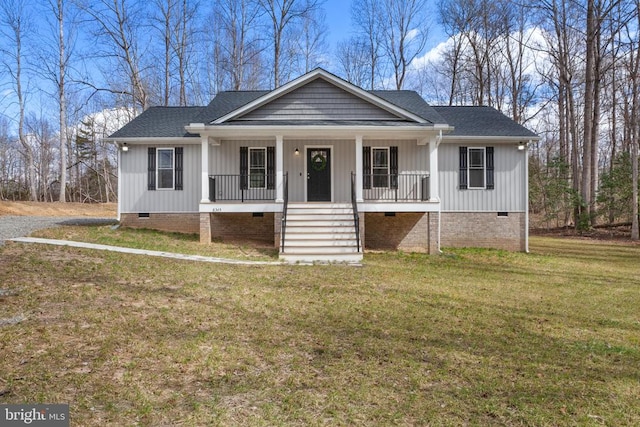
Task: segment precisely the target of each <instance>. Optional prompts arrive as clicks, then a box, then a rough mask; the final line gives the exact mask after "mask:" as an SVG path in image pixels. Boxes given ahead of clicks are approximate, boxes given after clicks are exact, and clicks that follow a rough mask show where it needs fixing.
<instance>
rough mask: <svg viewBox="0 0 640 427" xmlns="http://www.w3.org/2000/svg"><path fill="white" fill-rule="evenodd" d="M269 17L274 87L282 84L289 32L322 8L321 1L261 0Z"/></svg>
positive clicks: (261, 4) (262, 6)
mask: <svg viewBox="0 0 640 427" xmlns="http://www.w3.org/2000/svg"><path fill="white" fill-rule="evenodd" d="M259 2H260V6H261V8H262V10H263V12H264V13H265V14H266V15H267V19H268V21H269V28H270V30H269V31H270V34H269V37H270V41H271V44H272V49H273V51H272V54H273V64H272V65H273V68H272V69H273V86H274V87H276V88H277V87H279V86H280V85H281V84H282V80H283V79H282V74H283V71H284V68H285V64H284V63H283V61H282V56H283V53H284V48H285V46H286V43H287V41H290V40H288V39H287V32H288V31H290V30H291V29H292V28H291V27H292V26H295V25H296V24H298V23H299V22H300V20H301V19H303V18H304V17H305V16H307V15H309V14H311V13H312V11H314V10H315V9H316V8H318V7H319V6H320V3H321V0H259Z"/></svg>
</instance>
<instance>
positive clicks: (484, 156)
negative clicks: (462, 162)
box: [467, 147, 487, 190]
mask: <svg viewBox="0 0 640 427" xmlns="http://www.w3.org/2000/svg"><path fill="white" fill-rule="evenodd" d="M472 150H473V151H482V172H483V180H482V182H483V183H484V185H483V186H482V187H472V186H471V170H472V169H473V170H480V168H477V167H476V168H473V167H471V151H472ZM467 189H469V190H486V189H487V147H468V148H467Z"/></svg>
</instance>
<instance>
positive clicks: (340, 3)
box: [324, 0, 446, 54]
mask: <svg viewBox="0 0 640 427" xmlns="http://www.w3.org/2000/svg"><path fill="white" fill-rule="evenodd" d="M427 4H428V5H429V9H430V10H429V11H428V15H429V17H430V18H429V20H430V21H431V22H430V23H431V25H430V27H429V38H428V40H427V47H426V50H425V52H424V54H426V53H427V51H429V50H430V49H432V48H434V47H436V46H437V45H438V44H439V43H441V42H443V41H445V39H446V36H445V35H444V34H443V32H442V30H441V28H440V25H439V24H438V22H437V21H438V17H437V5H436V2H435V0H434V1H427ZM324 9H325V11H326V13H327V20H326V23H327V27H328V29H329V35H328V37H327V42H328V43H329V47H330V49H331V50H332V51H333V49H335V47H336V43H338V42H339V41H341V40H344V39H347V38H349V36H350V35H351V0H325V3H324Z"/></svg>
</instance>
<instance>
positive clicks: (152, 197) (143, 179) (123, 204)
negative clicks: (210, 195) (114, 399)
mask: <svg viewBox="0 0 640 427" xmlns="http://www.w3.org/2000/svg"><path fill="white" fill-rule="evenodd" d="M176 146H180V147H183V149H184V154H183V175H182V179H183V190H162V189H158V190H149V189H148V176H147V174H148V172H147V170H148V161H149V159H148V155H147V153H148V151H147V150H148V147H149V146H147V145H135V146H134V145H132V146H130V147H129V150H128V151H127V152H125V153H122V154H121V155H120V170H121V172H122V176H123V177H126V178H125V179H123V182H122V184H121V188H120V191H121V194H120V209H121V212H122V213H139V212H166V213H170V212H198V206H199V203H200V195H201V190H200V189H201V179H200V167H201V161H200V158H201V156H200V150H201V148H200V144H180V143H178V144H173V145H167V144H157V145H156V144H154V145H153V147H156V148H165V147H166V148H175V147H176Z"/></svg>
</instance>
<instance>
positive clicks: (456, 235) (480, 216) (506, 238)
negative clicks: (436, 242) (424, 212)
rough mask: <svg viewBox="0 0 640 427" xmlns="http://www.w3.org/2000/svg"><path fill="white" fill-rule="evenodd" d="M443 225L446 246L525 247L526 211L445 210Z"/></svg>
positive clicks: (521, 248) (442, 233)
mask: <svg viewBox="0 0 640 427" xmlns="http://www.w3.org/2000/svg"><path fill="white" fill-rule="evenodd" d="M441 227H442V229H441V239H442V241H441V244H442V246H443V247H447V246H448V247H480V248H496V249H505V250H509V251H525V250H526V247H525V245H526V243H525V239H526V238H525V236H526V234H525V233H526V217H525V213H524V212H509V213H508V216H498V213H497V212H443V213H442V224H441Z"/></svg>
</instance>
